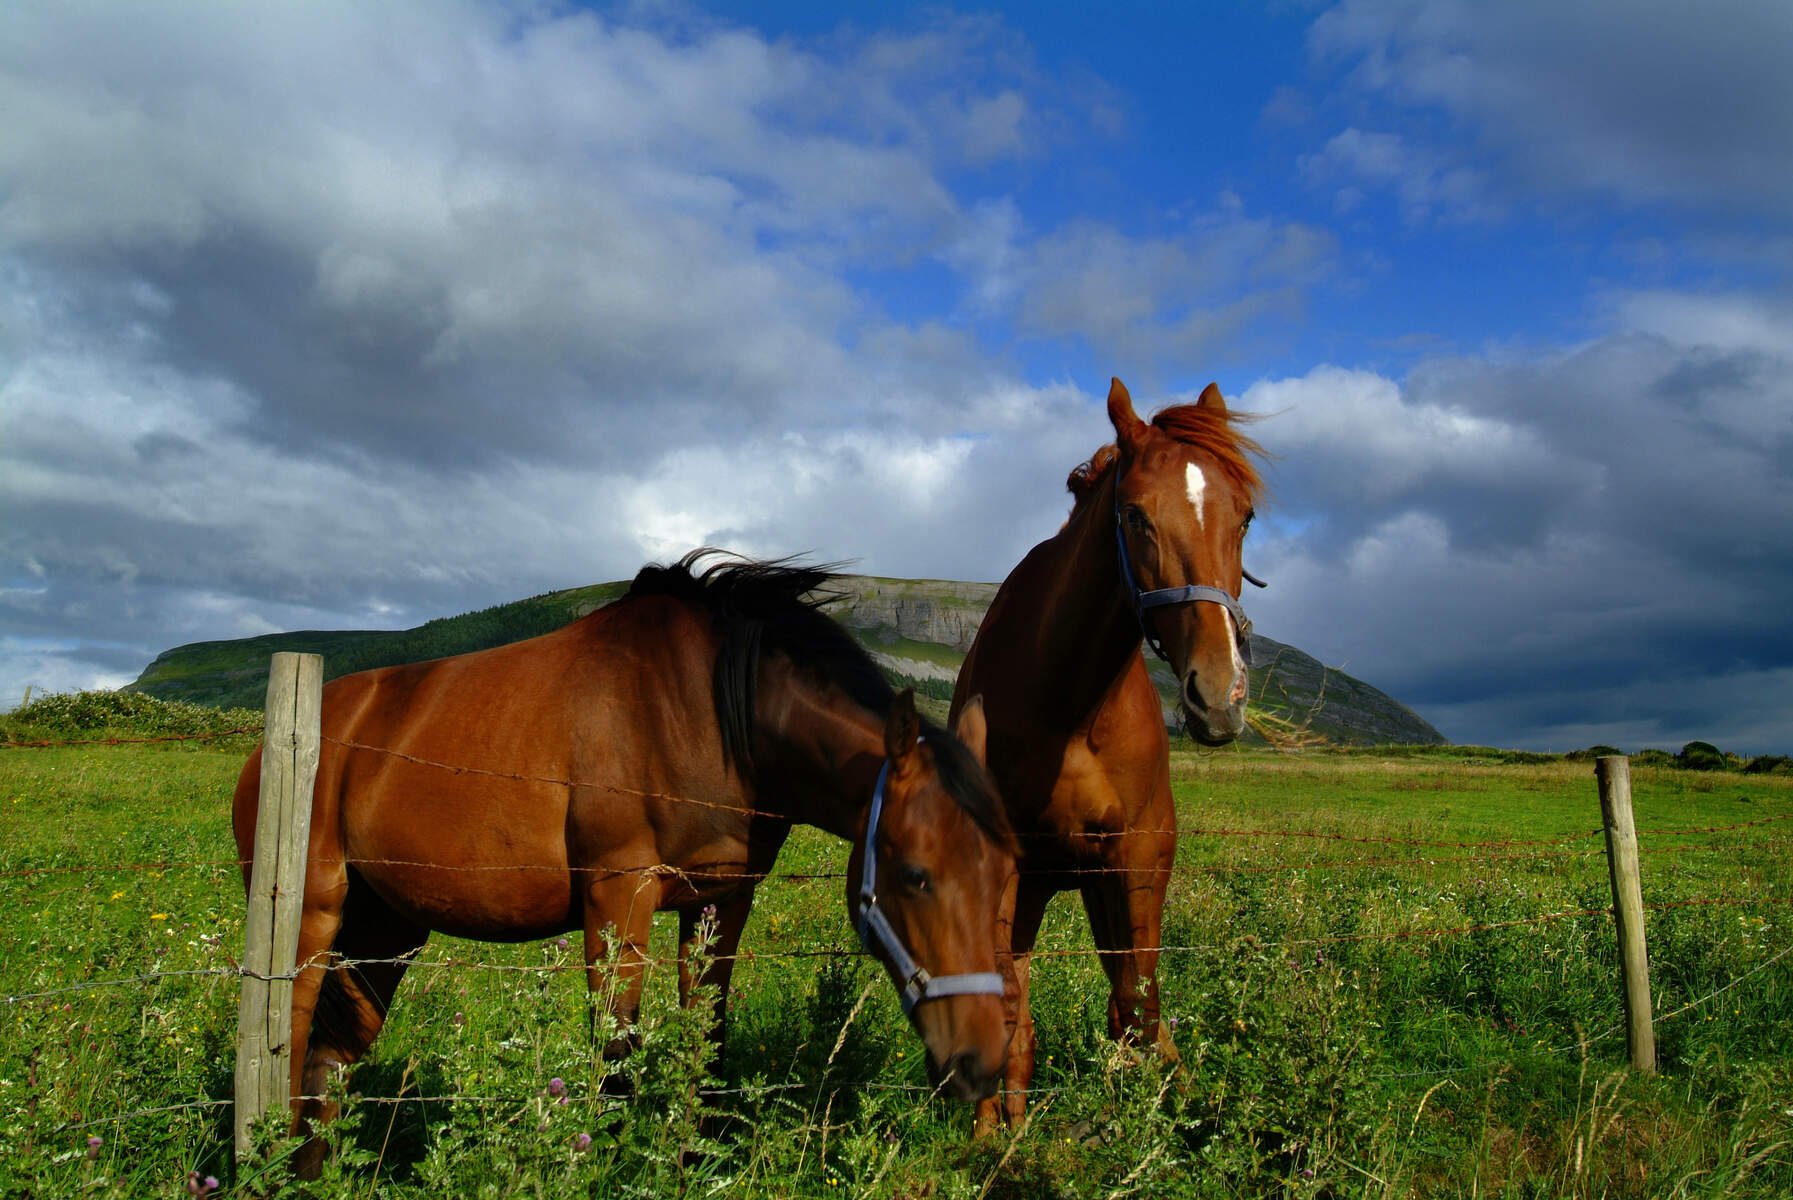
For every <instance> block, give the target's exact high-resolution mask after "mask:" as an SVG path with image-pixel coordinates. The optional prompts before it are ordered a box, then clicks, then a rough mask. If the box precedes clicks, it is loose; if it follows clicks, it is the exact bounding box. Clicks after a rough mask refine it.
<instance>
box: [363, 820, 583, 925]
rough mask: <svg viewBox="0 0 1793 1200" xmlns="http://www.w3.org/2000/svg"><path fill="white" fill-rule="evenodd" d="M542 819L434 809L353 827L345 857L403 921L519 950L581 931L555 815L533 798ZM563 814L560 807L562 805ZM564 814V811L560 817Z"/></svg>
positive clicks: (558, 823)
mask: <svg viewBox="0 0 1793 1200" xmlns="http://www.w3.org/2000/svg"><path fill="white" fill-rule="evenodd" d="M537 799H538V800H539V801H540V803H539V804H537V805H534V806H524V811H527V810H528V809H530V808H534V809H535V810H536V811H537V812H538V813H540V814H542V817H543V819H540V820H533V821H516V820H512V819H509V818H510V816H511V815H512V811H511V810H507V809H505V808H498V807H494V806H490V805H480V804H476V803H462V804H454V803H441V804H430V805H427V806H425V807H424V810H423V811H420V812H418V813H416V814H414V817H413V819H411V820H409V821H405V822H397V821H393V820H390V819H387V820H384V821H381V822H377V823H376V822H372V821H367V822H360V821H356V820H354V819H351V820H350V822H349V829H348V833H349V838H348V846H347V850H348V857H349V862H350V865H351V866H352V867H354V869H355V870H356V871H357V872H358V873H359V874H360V875H361V876H362V878H364V879H365V880H366V881H367V883H368V885H369V886H370V887H372V888H373V890H374V891H375V892H376V893H377V894H378V895H379V896H380V898H381V899H382V900H384V901H385V902H386V903H387V904H388V905H390V906H391V907H392V908H393V909H394V910H396V911H397V912H399V913H400V914H401V915H403V916H405V917H406V918H408V919H410V920H412V921H415V922H417V923H418V924H420V925H423V926H425V927H427V928H429V929H432V930H437V931H440V932H442V933H447V934H452V935H454V936H456V937H467V938H477V939H479V940H482V941H521V940H526V939H528V938H533V937H541V936H544V935H546V934H550V933H560V932H564V931H566V930H568V929H571V928H573V927H574V926H576V925H577V924H578V917H577V906H576V904H575V902H574V895H573V879H572V874H571V872H570V871H569V870H568V867H567V857H566V845H565V841H564V837H563V836H562V830H563V828H564V826H563V824H562V822H561V821H558V820H555V819H553V818H552V816H550V815H548V814H552V813H553V812H554V811H555V809H556V808H557V807H560V805H557V804H555V802H554V800H553V799H552V798H551V797H547V796H542V797H537ZM561 805H564V801H562V802H561ZM561 811H564V808H561Z"/></svg>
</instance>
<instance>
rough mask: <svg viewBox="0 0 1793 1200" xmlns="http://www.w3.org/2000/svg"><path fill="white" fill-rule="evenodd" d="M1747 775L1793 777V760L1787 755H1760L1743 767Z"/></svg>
mask: <svg viewBox="0 0 1793 1200" xmlns="http://www.w3.org/2000/svg"><path fill="white" fill-rule="evenodd" d="M1743 773H1744V774H1745V775H1793V758H1788V757H1787V756H1786V755H1785V754H1758V755H1757V756H1756V757H1754V758H1752V759H1750V760H1749V762H1747V763H1745V764H1744V766H1743Z"/></svg>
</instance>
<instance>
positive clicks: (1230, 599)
mask: <svg viewBox="0 0 1793 1200" xmlns="http://www.w3.org/2000/svg"><path fill="white" fill-rule="evenodd" d="M1114 542H1115V546H1116V547H1117V548H1118V549H1119V551H1120V563H1121V582H1122V583H1123V584H1124V585H1125V586H1126V588H1127V591H1128V593H1129V594H1131V595H1132V597H1133V611H1134V614H1135V615H1136V616H1138V618H1139V630H1140V632H1141V633H1142V634H1144V635H1145V639H1146V644H1147V645H1149V646H1150V647H1151V648H1152V652H1153V653H1154V654H1156V655H1157V656H1158V657H1159V658H1162V659H1164V661H1165V662H1169V661H1170V657H1169V656H1168V655H1167V654H1165V653H1164V646H1163V644H1162V643H1160V642H1159V640H1158V636H1157V635H1156V634H1154V633H1153V632H1152V630H1151V628H1150V627H1149V626H1148V625H1147V624H1146V609H1148V608H1162V607H1164V606H1165V605H1167V604H1218V605H1220V607H1222V608H1224V609H1226V610H1227V611H1228V612H1229V613H1231V614H1233V629H1234V631H1235V633H1236V634H1237V636H1238V641H1239V657H1240V658H1241V659H1242V660H1243V661H1244V663H1245V665H1246V666H1248V667H1249V666H1251V618H1250V617H1248V616H1246V615H1245V606H1244V605H1243V604H1240V603H1239V598H1238V597H1237V596H1235V595H1233V594H1232V593H1231V592H1229V591H1226V590H1224V589H1222V588H1217V587H1209V586H1208V585H1206V584H1200V583H1191V584H1185V585H1184V586H1182V587H1172V588H1153V589H1152V590H1151V591H1147V590H1146V589H1144V588H1142V587H1140V586H1139V576H1137V575H1135V574H1134V573H1133V559H1132V557H1131V556H1130V555H1128V553H1127V534H1126V531H1125V530H1124V529H1122V528H1121V512H1120V506H1119V505H1118V504H1117V505H1116V506H1115V512H1114ZM1239 573H1240V574H1241V575H1243V576H1244V577H1245V578H1246V580H1247V581H1248V582H1250V583H1253V584H1256V585H1257V586H1258V587H1265V586H1267V585H1266V584H1265V583H1264V581H1263V580H1262V579H1259V578H1258V577H1257V576H1256V575H1253V574H1252V573H1251V572H1250V571H1247V570H1245V569H1244V568H1240V570H1239Z"/></svg>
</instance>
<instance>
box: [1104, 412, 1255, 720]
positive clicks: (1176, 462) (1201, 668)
mask: <svg viewBox="0 0 1793 1200" xmlns="http://www.w3.org/2000/svg"><path fill="white" fill-rule="evenodd" d="M1108 418H1109V420H1110V421H1111V422H1113V424H1114V432H1115V446H1116V449H1117V451H1118V454H1119V459H1118V461H1117V462H1116V464H1115V469H1114V475H1115V481H1114V509H1115V530H1116V532H1115V536H1116V543H1117V550H1116V553H1117V555H1118V557H1119V558H1120V562H1121V572H1122V575H1123V577H1124V578H1125V579H1126V582H1127V585H1128V586H1129V588H1130V589H1131V591H1132V593H1133V602H1134V603H1135V604H1136V605H1137V606H1138V610H1139V619H1140V624H1141V626H1142V627H1143V629H1144V632H1145V636H1146V640H1147V641H1148V642H1150V643H1151V644H1152V647H1153V649H1155V650H1157V651H1158V653H1159V654H1160V655H1161V656H1162V657H1163V658H1164V660H1165V661H1166V662H1167V663H1168V664H1170V668H1171V670H1172V671H1174V672H1175V673H1176V677H1177V680H1178V683H1179V688H1178V699H1179V701H1180V707H1181V709H1182V712H1183V721H1184V726H1185V728H1187V729H1188V731H1189V734H1190V736H1191V737H1193V738H1195V739H1196V740H1197V741H1199V742H1201V743H1202V744H1204V745H1208V746H1220V745H1225V744H1226V743H1227V742H1230V741H1232V740H1233V739H1234V738H1236V737H1238V736H1239V735H1240V733H1242V732H1243V731H1244V729H1245V700H1246V690H1247V683H1248V679H1247V674H1246V668H1247V667H1248V666H1249V665H1250V656H1251V641H1250V633H1251V623H1250V622H1249V621H1248V620H1246V619H1245V610H1244V608H1243V607H1241V606H1240V604H1239V599H1238V598H1239V590H1240V585H1241V583H1242V581H1243V580H1244V579H1245V578H1249V576H1247V575H1246V574H1245V571H1244V568H1243V565H1242V562H1241V552H1242V548H1243V543H1244V540H1245V531H1246V529H1247V528H1248V527H1249V526H1250V524H1251V519H1252V516H1253V506H1254V504H1255V501H1256V495H1257V491H1258V476H1257V472H1256V471H1255V469H1254V468H1253V467H1252V465H1251V463H1250V461H1249V460H1248V459H1247V458H1246V452H1248V451H1250V452H1256V451H1257V447H1256V445H1255V444H1254V443H1252V442H1251V441H1250V440H1249V439H1246V438H1244V437H1241V436H1239V435H1238V434H1237V433H1236V432H1235V431H1234V429H1233V422H1234V421H1235V420H1236V419H1237V418H1235V417H1233V416H1232V415H1231V414H1229V413H1228V412H1227V407H1226V401H1225V400H1223V399H1222V398H1221V395H1220V389H1219V388H1218V387H1217V386H1215V385H1214V384H1212V383H1210V384H1209V385H1208V386H1207V388H1206V390H1204V391H1203V392H1202V394H1201V398H1200V399H1199V400H1197V401H1196V402H1195V403H1194V404H1192V405H1178V406H1175V407H1172V408H1168V409H1165V410H1164V411H1162V412H1160V413H1159V414H1158V415H1157V416H1155V417H1154V418H1153V419H1152V421H1151V422H1150V423H1148V422H1146V421H1143V420H1141V419H1140V418H1139V416H1138V415H1137V414H1135V413H1134V411H1133V399H1132V397H1131V396H1129V395H1128V394H1127V389H1126V387H1125V386H1124V385H1123V384H1122V383H1121V381H1120V380H1119V379H1116V380H1115V381H1114V382H1113V384H1112V386H1111V387H1110V389H1109V393H1108ZM1253 582H1256V581H1255V580H1254V581H1253Z"/></svg>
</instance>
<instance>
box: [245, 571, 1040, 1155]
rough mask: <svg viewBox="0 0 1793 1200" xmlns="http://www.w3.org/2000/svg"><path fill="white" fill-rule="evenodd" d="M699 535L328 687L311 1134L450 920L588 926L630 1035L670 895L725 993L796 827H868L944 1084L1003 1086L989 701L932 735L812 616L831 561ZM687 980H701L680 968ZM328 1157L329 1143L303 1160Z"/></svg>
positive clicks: (313, 887)
mask: <svg viewBox="0 0 1793 1200" xmlns="http://www.w3.org/2000/svg"><path fill="white" fill-rule="evenodd" d="M709 553H713V552H708V551H700V552H697V553H694V554H692V555H689V556H687V557H686V558H685V559H683V560H681V561H680V562H679V563H676V564H674V565H673V566H670V567H648V568H644V569H643V571H642V572H641V573H640V574H639V575H638V576H637V577H636V579H635V581H634V584H633V585H632V586H631V588H630V591H629V593H628V594H627V596H625V597H624V598H622V599H620V600H618V601H617V602H616V603H614V604H611V605H609V606H607V607H605V608H602V609H599V610H598V611H596V612H593V613H591V614H590V615H588V616H585V617H583V618H580V619H579V620H577V621H575V622H573V623H572V624H570V625H567V626H565V627H564V628H562V629H559V630H557V631H555V632H553V633H549V634H546V635H544V636H542V637H537V638H533V639H530V640H528V641H524V642H517V643H514V644H512V645H508V646H501V647H498V648H495V649H491V650H485V651H480V652H478V653H474V654H467V655H461V656H458V657H455V658H447V659H439V660H436V661H434V662H426V663H416V664H413V665H409V666H400V667H389V668H383V669H380V670H374V671H366V672H362V673H360V674H357V675H349V676H344V677H343V678H340V679H337V680H335V681H333V682H332V683H330V684H329V685H328V687H326V688H325V691H324V700H323V718H322V722H323V730H322V732H323V748H322V754H321V760H320V763H319V767H318V775H317V783H316V786H315V789H314V791H313V801H312V823H311V843H310V849H309V859H308V866H307V873H306V881H305V898H304V915H303V919H302V925H301V932H300V941H299V951H298V959H299V963H300V972H299V975H298V978H297V980H296V981H295V985H294V994H293V1007H292V1029H293V1039H292V1046H293V1075H292V1080H291V1087H292V1096H293V1105H294V1121H295V1128H297V1129H301V1130H303V1129H305V1128H308V1127H309V1122H310V1121H312V1120H327V1119H329V1118H330V1117H331V1116H333V1115H334V1105H333V1104H332V1103H330V1102H329V1101H327V1099H326V1098H325V1096H324V1093H325V1091H326V1088H325V1083H326V1080H327V1077H328V1074H329V1073H330V1072H331V1071H333V1070H337V1069H344V1068H347V1067H348V1066H349V1065H351V1064H353V1063H355V1062H356V1061H358V1060H359V1059H360V1058H361V1057H362V1056H363V1055H364V1054H365V1053H366V1051H367V1049H368V1047H369V1046H370V1045H371V1044H372V1042H373V1040H374V1038H375V1037H376V1036H377V1035H378V1033H379V1031H380V1029H381V1026H382V1025H383V1024H384V1022H385V1018H386V1013H387V1010H388V1008H389V1007H390V1005H391V1004H392V1001H393V995H394V992H395V990H396V989H397V987H398V985H399V982H400V980H401V979H402V978H403V976H404V974H405V969H406V966H407V964H408V962H409V960H410V959H411V957H412V956H413V955H414V954H415V953H416V952H417V951H418V950H419V949H420V948H421V947H422V946H423V944H424V942H425V939H427V938H428V936H429V935H430V933H431V932H432V931H438V930H439V931H442V932H444V933H449V934H453V935H456V936H460V937H469V938H478V939H482V940H488V941H520V940H526V939H532V938H539V937H548V936H553V935H555V934H558V933H563V932H570V931H571V930H573V929H579V930H582V931H583V934H584V943H585V945H584V951H585V960H586V964H587V971H588V983H589V985H590V987H591V988H592V990H593V993H594V994H597V995H602V996H607V997H610V998H611V999H610V1003H611V1006H612V1007H611V1011H612V1012H613V1013H614V1015H616V1016H617V1017H618V1018H619V1019H620V1020H621V1021H622V1022H623V1025H624V1027H625V1028H626V1027H627V1026H628V1025H630V1024H632V1023H633V1021H634V1019H635V1017H636V1014H637V1012H638V1010H639V1004H640V998H641V988H642V980H643V973H644V971H645V968H646V950H647V943H648V933H649V926H650V921H651V918H652V916H653V914H654V913H655V912H656V911H659V910H663V909H676V910H677V911H678V912H679V914H680V940H681V959H682V960H683V959H684V957H685V954H686V952H687V951H688V950H689V948H690V947H691V945H692V942H693V938H694V937H695V936H696V934H697V930H698V926H699V916H700V914H701V913H702V912H703V910H704V909H705V908H706V907H707V906H711V905H713V906H714V907H715V913H716V923H717V928H716V934H715V937H716V941H715V944H714V947H713V952H712V954H713V956H712V957H711V958H710V960H709V966H708V968H707V971H708V974H707V976H706V978H705V980H704V982H706V983H709V984H714V985H716V992H715V995H716V997H717V1003H718V1005H721V1004H723V1003H725V999H726V997H727V995H728V982H729V975H730V972H731V971H732V969H733V966H734V956H735V954H736V949H737V946H738V944H739V940H740V937H741V932H742V927H743V925H744V924H745V922H746V918H747V913H748V909H749V907H750V906H751V904H752V899H753V892H754V887H755V885H756V883H757V882H758V881H759V880H760V879H762V878H764V876H765V875H766V873H767V872H768V871H769V869H770V868H771V866H772V863H773V860H774V858H775V856H776V855H777V853H778V850H779V848H780V846H781V845H782V844H783V842H784V840H785V837H786V835H787V834H788V833H789V830H790V827H791V824H792V823H793V822H801V823H804V824H809V825H815V826H818V827H820V828H822V829H826V830H828V831H829V832H831V833H834V834H836V835H838V836H840V837H842V838H846V839H849V840H851V841H853V842H854V843H855V846H854V852H853V855H852V858H851V861H850V865H849V869H848V901H849V907H850V909H851V910H852V913H853V915H854V916H855V917H856V918H857V919H858V920H859V922H860V924H861V927H862V929H864V930H866V933H865V936H866V940H867V942H868V945H869V946H870V948H871V949H872V951H873V953H875V954H876V955H877V956H878V957H879V958H880V959H881V960H883V961H884V963H885V964H886V966H887V968H888V969H889V970H890V971H891V974H892V977H893V980H894V981H895V983H896V984H897V986H898V988H899V989H900V990H901V991H902V992H903V994H904V1008H905V1011H907V1012H908V1013H909V1016H910V1020H911V1021H912V1022H913V1024H914V1025H915V1028H916V1030H917V1032H918V1033H919V1034H920V1036H921V1039H922V1041H923V1043H924V1045H925V1046H926V1050H927V1060H928V1064H929V1067H930V1069H931V1070H932V1072H933V1073H934V1075H935V1077H936V1078H937V1079H938V1080H940V1081H942V1082H943V1083H949V1084H950V1086H951V1088H952V1089H953V1090H955V1091H956V1092H957V1093H958V1095H960V1096H961V1097H963V1098H965V1099H968V1100H975V1099H978V1098H981V1097H984V1096H987V1095H988V1094H990V1092H991V1091H992V1090H993V1089H994V1087H995V1081H996V1079H997V1078H998V1077H999V1075H1000V1073H1001V1070H1002V1065H1003V1062H1004V1059H1005V1055H1006V1050H1007V1043H1008V1032H1007V1029H1006V1026H1005V1013H1004V1010H1003V1003H1002V995H1001V993H1002V979H1001V976H1000V975H999V974H997V971H998V963H997V958H998V952H997V938H996V921H997V916H998V912H997V909H998V904H999V901H1000V897H1001V894H1002V892H1003V890H1004V888H1005V886H1006V883H1007V880H1008V877H1009V876H1010V875H1011V874H1012V873H1013V869H1014V842H1013V836H1012V834H1011V833H1010V830H1009V826H1008V822H1007V818H1006V816H1005V815H1004V812H1003V809H1002V806H1001V802H1000V801H999V800H998V799H997V797H996V794H995V791H994V789H993V786H992V783H991V780H990V778H989V776H988V774H987V773H986V771H985V769H984V767H983V765H982V761H981V760H982V752H983V728H984V725H983V718H982V711H981V708H980V707H979V706H977V705H972V706H971V707H970V708H969V709H967V710H966V712H965V713H964V714H963V715H962V716H961V717H960V718H959V720H958V721H957V722H955V731H956V734H957V736H955V734H948V733H945V732H943V731H941V730H938V729H933V728H926V727H924V725H923V723H922V722H921V721H920V719H919V718H918V717H917V715H916V712H915V707H914V700H913V697H912V695H911V694H910V693H908V692H903V693H900V694H899V693H895V692H893V690H892V688H891V687H890V685H889V684H888V683H887V682H886V681H885V680H884V678H883V676H882V674H881V673H880V672H879V670H878V668H877V666H876V664H875V663H874V662H873V661H872V660H871V658H870V657H869V656H868V655H867V654H866V653H865V652H864V651H863V650H862V649H860V648H859V646H858V645H857V644H856V643H854V642H853V640H852V639H851V637H850V636H848V635H847V633H846V632H845V631H844V630H842V629H841V628H840V627H839V626H838V625H836V624H835V622H834V621H832V620H831V619H829V618H828V617H827V616H826V615H825V614H824V613H822V612H821V611H819V609H818V602H817V600H816V599H815V597H816V595H817V592H818V589H823V588H825V587H826V585H827V584H828V582H829V580H830V578H831V576H829V575H828V574H827V573H826V572H825V571H823V570H820V569H812V568H808V567H800V566H793V565H791V564H788V563H755V562H745V561H725V562H720V563H716V564H712V565H711V566H709V567H708V568H707V569H705V570H703V571H701V573H700V572H699V571H698V570H696V569H695V564H696V563H697V561H698V560H699V559H700V558H701V557H703V556H704V555H705V554H709ZM260 765H261V757H260V751H259V750H258V751H256V752H255V754H253V755H252V756H251V757H250V759H249V761H248V763H247V765H246V766H245V767H244V769H243V773H242V777H241V779H240V780H239V782H238V785H237V792H236V800H235V811H234V824H235V829H236V836H237V845H238V848H239V850H240V851H241V852H242V853H243V855H244V857H245V859H247V858H248V856H249V853H250V848H251V846H252V844H253V839H254V828H255V818H256V810H257V805H258V792H259V778H260ZM244 870H245V874H247V872H248V864H247V862H245V867H244ZM874 871H875V880H876V882H875V883H874ZM610 963H614V964H615V966H614V974H612V973H611V968H610V967H609V966H608V964H610ZM679 982H680V992H681V996H682V997H689V994H690V989H691V987H692V985H693V983H694V982H695V980H693V979H692V978H691V977H690V972H689V971H688V970H685V969H684V967H683V962H681V971H680V981H679ZM718 1015H719V1017H720V1016H722V1015H724V1014H722V1013H719V1014H718ZM719 1029H720V1023H719ZM719 1036H720V1034H719ZM626 1048H627V1045H626V1043H619V1044H613V1045H611V1046H609V1047H606V1048H605V1049H606V1052H607V1053H611V1054H615V1053H618V1052H621V1051H622V1050H624V1049H626ZM321 1155H322V1144H321V1142H319V1141H318V1140H317V1139H315V1138H313V1139H312V1141H311V1142H310V1143H309V1144H308V1146H307V1147H306V1150H305V1151H304V1152H303V1154H302V1156H301V1164H300V1165H301V1167H302V1169H304V1170H306V1171H307V1172H310V1171H315V1169H316V1168H317V1166H318V1164H319V1163H320V1161H321Z"/></svg>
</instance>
